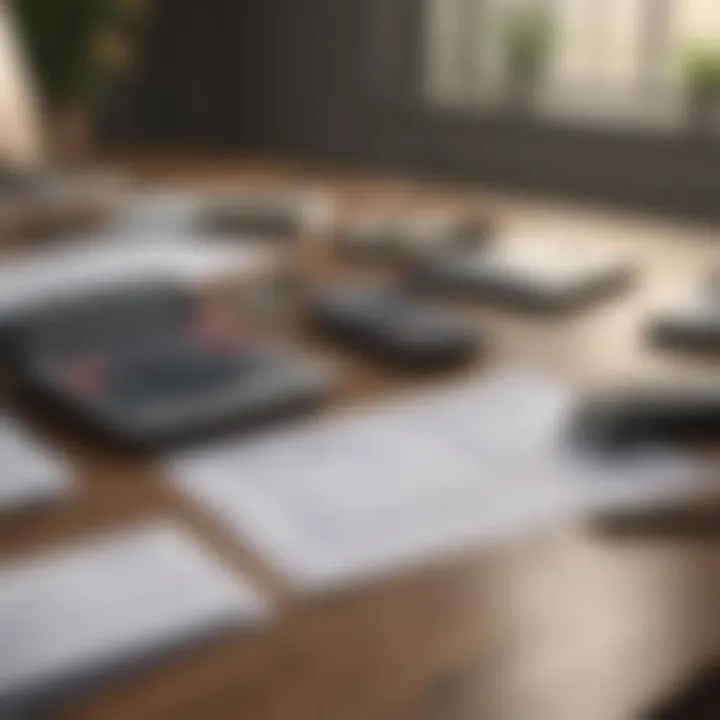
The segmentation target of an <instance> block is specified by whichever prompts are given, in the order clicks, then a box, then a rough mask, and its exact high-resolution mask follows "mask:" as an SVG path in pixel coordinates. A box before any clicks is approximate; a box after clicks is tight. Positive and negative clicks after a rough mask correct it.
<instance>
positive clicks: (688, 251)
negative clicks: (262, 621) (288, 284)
mask: <svg viewBox="0 0 720 720" xmlns="http://www.w3.org/2000/svg"><path fill="white" fill-rule="evenodd" d="M125 165H126V169H127V170H128V171H129V172H130V173H131V174H132V175H133V176H135V177H137V178H139V179H140V180H142V181H148V182H156V181H157V182H163V183H170V184H182V185H184V186H187V185H190V186H191V187H201V188H215V187H218V188H220V187H231V186H233V185H235V186H242V187H246V186H288V185H289V186H297V185H298V184H301V185H303V186H310V187H314V188H318V189H320V190H325V191H327V192H329V193H330V195H331V196H332V197H333V198H334V200H335V201H336V203H337V206H338V209H339V212H340V214H344V213H348V212H352V211H353V210H354V209H358V208H362V207H365V206H367V205H368V204H375V205H387V206H395V207H397V206H408V207H422V208H431V207H437V208H479V209H480V210H482V211H484V212H490V213H492V214H493V216H495V217H496V218H497V219H498V221H499V224H500V226H501V227H502V228H503V230H508V231H518V232H524V231H528V232H533V231H535V230H538V229H542V230H543V232H546V233H547V232H552V233H555V232H561V233H563V234H565V235H568V236H570V237H575V236H577V239H578V242H587V243H597V244H600V245H603V246H607V247H613V248H618V249H620V250H622V251H626V252H628V253H631V254H632V255H633V256H634V257H637V258H638V259H640V260H641V261H642V263H643V265H644V268H645V269H644V272H643V275H642V279H641V282H640V284H639V287H638V288H637V289H636V290H635V291H633V292H632V293H631V294H629V295H628V296H626V297H623V298H618V299H615V300H610V301H608V302H604V303H599V304H598V305H597V306H596V307H594V308H592V309H591V310H589V311H588V312H585V313H581V314H580V315H577V316H570V317H568V318H565V319H559V320H528V319H523V318H521V317H518V316H513V315H512V314H510V313H500V312H493V311H489V310H487V309H479V308H475V309H474V310H473V312H474V313H475V314H476V316H477V321H478V324H479V325H480V326H482V327H483V328H486V329H487V331H488V332H489V333H490V336H491V337H492V341H493V342H492V345H493V350H492V352H491V354H490V357H489V358H488V359H487V360H485V361H480V362H479V363H478V370H480V371H482V370H483V368H484V367H488V366H490V365H494V364H498V363H508V362H512V361H514V360H517V359H525V360H530V361H533V362H536V363H538V364H540V365H542V366H545V367H549V368H552V369H555V370H557V371H559V372H561V373H563V374H564V375H566V376H567V377H568V378H570V379H572V380H573V381H574V382H577V383H578V384H581V385H594V384H600V383H604V382H608V381H611V380H615V379H621V378H626V377H632V376H639V375H647V374H660V375H661V374H670V375H671V374H674V373H680V374H684V373H696V374H697V373H700V372H707V373H713V372H714V373H717V370H718V366H717V363H715V364H713V363H711V362H708V361H705V362H701V361H690V360H687V359H682V358H679V357H678V356H670V355H663V354H660V353H653V352H651V351H648V350H647V349H644V348H643V347H642V343H641V340H640V336H639V333H638V322H639V320H640V319H641V318H642V317H643V316H644V314H645V313H646V312H647V310H648V309H649V308H651V307H652V306H653V304H654V303H655V302H657V300H658V298H660V297H662V296H664V295H665V294H666V293H667V292H668V291H671V290H672V288H673V287H682V283H683V281H687V280H688V279H689V278H690V277H692V273H693V272H697V271H698V270H704V269H707V267H708V264H709V263H711V262H717V261H718V260H720V246H718V245H717V238H716V233H715V232H714V231H713V229H711V228H698V227H690V226H688V227H683V226H681V225H679V224H674V225H673V224H670V223H667V222H661V221H658V220H653V219H649V218H642V217H633V216H630V215H619V214H611V213H607V212H603V211H601V210H599V209H593V208H587V207H586V208H578V207H574V208H568V207H567V206H563V205H560V204H557V203H549V202H544V203H540V202H531V201H528V200H525V199H522V198H509V197H501V196H498V195H494V194H491V193H488V192H479V191H478V190H476V189H472V188H467V187H465V188H457V187H456V188H452V187H447V186H445V187H431V186H428V185H425V186H422V185H420V184H413V183H410V182H406V181H403V180H402V179H397V180H393V179H390V180H388V179H387V178H385V179H373V178H367V177H349V176H345V175H339V174H334V173H329V172H321V171H315V170H308V169H302V168H293V167H288V166H282V165H277V164H276V165H273V164H270V163H254V162H245V163H239V162H234V163H230V162H228V163H221V162H218V161H215V162H207V163H201V162H189V161H188V162H184V163H178V162H174V163H171V162H168V161H167V160H163V159H158V160H156V161H149V160H147V159H144V160H143V161H142V162H126V163H125ZM324 240H326V238H323V237H320V236H317V237H308V238H306V240H305V245H304V246H303V247H304V249H303V250H302V252H301V253H300V257H299V262H301V263H302V264H303V265H304V266H305V267H306V268H307V269H308V273H309V274H311V275H312V276H313V277H315V278H317V279H321V278H322V279H324V278H326V277H330V276H337V275H338V274H340V273H344V272H346V270H345V269H344V268H342V267H340V266H338V265H337V263H335V262H332V261H330V260H329V259H328V257H329V256H328V253H327V252H326V249H325V247H324ZM303 342H305V344H306V345H307V347H308V349H309V350H311V351H312V352H317V353H320V354H326V355H327V354H329V355H332V356H333V358H334V359H335V361H336V362H337V363H338V365H339V367H340V368H341V371H342V377H343V383H342V389H341V391H340V392H339V394H338V397H337V398H336V400H335V402H334V404H333V407H331V408H328V412H332V411H334V410H335V409H336V408H339V407H344V406H347V405H352V404H355V403H359V402H372V400H373V399H374V398H377V397H379V396H381V395H387V394H391V393H393V392H397V391H398V390H399V389H400V388H406V387H407V386H408V385H411V384H412V383H413V382H416V381H411V380H410V379H408V378H406V377H402V376H398V375H397V373H392V372H390V371H386V370H382V369H379V368H377V367H374V366H372V365H370V364H369V363H365V362H362V361H359V360H357V359H354V358H351V357H348V356H346V355H343V354H341V353H337V352H328V351H327V350H326V349H324V348H321V347H319V346H317V345H314V344H313V343H312V342H310V341H309V340H303ZM428 382H435V383H439V382H443V379H442V378H435V379H433V380H431V381H428ZM38 420H39V427H41V428H43V429H44V430H45V431H46V432H47V434H48V437H49V438H50V439H52V440H54V441H57V442H58V443H60V444H61V445H62V446H63V447H64V448H66V450H67V452H68V453H69V454H70V456H71V457H72V458H73V460H74V461H75V463H76V465H77V470H78V477H79V481H80V485H81V493H80V497H79V498H78V499H77V501H75V502H73V503H72V504H69V505H66V506H62V507H58V508H54V509H52V510H50V511H43V512H38V513H37V514H35V515H33V516H31V517H24V518H22V519H20V518H17V519H14V520H13V521H11V522H8V521H7V520H5V521H3V522H1V523H0V557H2V558H7V557H10V556H15V555H17V554H20V553H23V552H29V551H33V550H35V549H39V548H43V547H48V546H52V545H54V544H55V543H57V542H60V541H64V540H67V539H70V538H77V537H82V536H86V535H91V534H92V533H95V532H97V531H100V530H104V529H110V528H119V527H123V526H127V525H129V524H130V523H132V522H133V521H137V520H141V519H147V518H153V517H157V516H166V517H171V518H174V519H176V520H178V521H179V522H181V523H183V524H184V525H185V526H186V527H188V528H189V529H190V530H191V531H192V532H195V533H197V534H198V535H200V536H201V537H203V538H204V539H205V540H206V541H207V542H209V543H210V544H211V545H212V546H213V547H214V548H215V550H216V551H217V553H218V554H219V555H220V556H222V557H223V558H224V559H225V560H226V561H227V562H228V563H229V564H230V565H231V566H233V567H236V568H237V569H238V570H240V571H242V572H243V573H245V574H247V575H248V576H249V577H251V578H252V579H254V580H256V581H257V582H258V583H259V584H260V585H261V586H262V587H263V588H264V589H265V590H266V591H267V592H268V593H269V594H270V595H271V596H272V597H273V598H274V599H275V600H276V602H277V604H278V614H277V618H276V619H275V621H274V622H273V623H271V624H270V626H269V627H268V628H267V629H264V630H262V631H260V632H256V633H253V634H251V635H247V634H240V635H238V636H232V637H227V638H224V639H222V640H221V641H219V642H215V643H212V644H209V645H205V646H203V647H200V648H194V649H192V650H190V651H187V652H184V653H182V654H179V655H177V656H174V657H172V658H170V659H168V660H166V661H164V662H162V663H160V664H156V665H153V666H152V667H150V668H148V669H147V670H145V671H143V672H142V673H141V674H139V675H133V676H132V677H128V678H125V679H123V680H121V681H119V682H116V683H114V684H112V685H111V686H109V687H105V688H102V689H99V690H97V691H94V692H91V693H90V694H88V695H86V696H84V697H83V698H82V700H81V701H74V702H72V703H70V702H68V703H66V704H64V705H63V706H62V707H58V708H57V717H61V718H77V719H80V718H82V719H86V720H91V719H92V720H114V719H116V718H117V719H118V720H120V719H123V720H124V719H126V718H127V719H128V720H165V719H168V720H169V719H170V718H173V719H176V718H177V719H180V720H191V719H194V718H203V719H206V718H207V719H210V718H211V719H213V720H220V719H224V718H232V719H233V720H240V719H243V720H266V719H267V720H356V719H357V720H376V719H377V720H395V719H398V720H461V719H462V720H484V719H485V718H488V720H505V719H506V718H507V719H508V720H625V719H626V718H634V717H636V716H637V712H638V711H639V710H640V709H642V708H646V707H647V706H648V704H651V703H653V702H655V701H656V700H657V699H658V698H659V697H661V696H663V695H664V694H665V693H667V692H668V691H669V690H671V689H672V688H673V687H674V686H675V685H676V684H677V683H679V682H681V681H683V680H685V679H686V678H687V677H689V676H690V675H691V674H692V673H693V672H694V671H695V670H696V669H698V668H700V667H701V666H702V665H703V663H706V662H708V661H709V660H710V658H712V657H713V656H714V654H715V653H716V652H717V651H718V650H719V649H720V623H718V621H717V620H718V616H719V615H720V610H718V608H720V604H719V603H718V600H719V599H720V593H718V589H719V588H718V582H717V579H718V578H720V572H717V570H718V567H717V565H718V560H717V558H718V554H717V552H716V550H717V543H716V542H714V541H712V540H709V539H704V540H699V539H694V540H687V539H685V540H679V539H677V538H675V539H665V540H651V539H647V538H643V537H639V538H633V539H627V538H626V539H624V540H622V539H619V538H616V537H612V536H605V535H602V534H599V533H597V532H593V529H592V527H591V526H589V525H587V524H585V523H580V522H577V523H573V524H571V525H567V526H564V527H558V528H556V529H554V530H553V531H552V532H545V533H543V534H541V535H538V534H536V535H533V536H527V537H524V538H521V539H518V540H516V541H515V542H513V543H509V544H508V545H507V546H505V547H503V548H501V549H495V550H493V551H492V552H488V551H484V552H480V551H478V552H476V553H468V554H465V555H463V556H462V557H456V558H454V559H451V560H449V561H447V562H446V563H444V564H442V565H436V566H433V567H428V568H427V569H426V570H424V571H421V572H415V573H412V574H408V575H406V576H403V577H397V578H395V579H393V580H390V581H384V582H382V583H378V584H375V585H372V586H368V587H366V588H365V589H362V590H359V591H354V592H352V593H351V594H346V595H343V596H340V597H334V598H333V599H330V600H323V601H299V600H298V599H296V598H294V597H293V595H292V593H291V592H290V591H289V588H287V587H286V586H285V585H284V584H283V582H282V579H281V578H279V577H277V576H275V575H274V574H273V572H272V571H271V570H270V568H268V567H267V566H266V565H265V564H264V563H263V562H262V560H261V559H260V558H258V557H255V556H253V555H252V554H251V553H250V552H249V551H248V550H247V548H246V547H243V544H242V542H240V541H239V540H238V539H237V538H234V537H232V536H231V535H230V534H228V533H226V532H224V531H223V530H222V529H221V528H220V527H218V526H217V525H216V524H214V523H213V522H212V521H211V520H210V519H209V518H208V517H207V516H206V515H205V514H203V512H202V511H201V510H200V509H199V508H197V507H194V506H193V505H191V504H190V503H189V502H188V501H186V500H185V499H183V498H181V497H179V496H177V495H176V494H175V493H174V492H173V491H172V490H171V489H170V488H168V486H167V484H165V483H164V482H163V481H162V478H161V477H160V475H159V472H158V470H157V468H156V467H154V466H153V463H152V462H151V461H150V460H149V459H146V458H142V457H134V456H130V455H118V454H113V453H110V452H108V451H106V450H101V449H99V448H96V447H92V446H88V445H86V444H84V443H83V442H82V441H81V440H80V439H79V437H78V436H77V435H76V434H74V433H73V432H72V431H70V430H67V429H64V428H61V427H58V426H57V424H56V423H53V422H51V421H48V420H47V419H44V418H39V419H38ZM0 651H1V648H0Z"/></svg>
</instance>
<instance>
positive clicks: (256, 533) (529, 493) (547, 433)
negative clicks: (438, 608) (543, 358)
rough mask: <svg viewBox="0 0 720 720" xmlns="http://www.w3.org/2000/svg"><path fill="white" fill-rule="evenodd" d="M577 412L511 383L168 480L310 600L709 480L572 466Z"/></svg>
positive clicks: (677, 469)
mask: <svg viewBox="0 0 720 720" xmlns="http://www.w3.org/2000/svg"><path fill="white" fill-rule="evenodd" d="M571 402H572V393H571V392H570V390H569V389H568V388H566V387H563V386H561V385H559V384H557V383H555V382H554V381H552V380H550V379H548V378H545V377H542V376H539V375H532V374H527V373H524V372H521V371H518V372H510V373H503V374H500V375H497V376H495V377H493V378H481V379H479V380H472V381H469V382H464V383H461V384H460V385H457V386H455V387H451V388H447V389H443V390H440V391H435V392H431V393H425V394H422V395H418V396H415V397H410V398H403V399H401V400H399V401H394V402H390V403H386V404H384V405H383V406H381V407H375V408H371V409H365V410H362V411H359V412H356V413H351V414H349V415H348V416H346V417H343V418H341V419H329V420H323V421H320V422H316V423H313V424H306V425H301V426H299V427H296V428H293V429H290V430H286V431H285V432H283V433H282V434H279V435H269V436H266V437H265V438H263V439H261V440H260V441H257V440H254V441H247V442H237V441H236V442H226V443H221V444H216V445H214V446H212V447H209V448H206V449H203V450H199V451H195V452H186V453H181V454H177V455H175V456H173V457H171V458H169V460H168V462H167V468H168V474H169V476H170V477H171V478H172V481H173V482H174V484H175V486H176V487H177V488H179V489H180V490H181V491H183V492H185V493H187V494H188V495H189V496H190V497H191V498H194V499H195V500H196V501H198V502H199V503H201V504H202V505H203V506H205V507H206V508H207V509H208V510H210V512H211V513H213V514H214V515H216V516H217V517H219V518H221V519H222V520H224V521H225V522H226V523H227V524H228V525H229V527H230V528H231V529H233V530H234V531H235V532H237V533H238V534H240V535H241V536H242V537H244V538H247V539H248V540H249V541H250V542H251V543H252V544H253V545H254V546H255V547H256V548H257V549H258V550H259V551H260V552H261V553H262V554H264V555H265V556H266V557H267V559H268V560H269V561H270V562H271V563H272V564H274V565H275V566H276V567H277V568H278V569H279V570H280V571H281V572H282V573H283V574H284V575H286V576H287V577H288V578H289V579H290V581H291V582H292V583H294V584H295V585H296V586H297V587H298V588H299V589H301V590H307V591H317V590H323V589H332V588H334V587H336V586H339V585H343V584H345V583H347V582H350V581H353V580H358V579H360V578H363V577H367V576H374V575H376V574H378V573H381V572H383V571H386V570H391V569H398V568H403V567H405V566H407V565H411V564H416V563H418V562H420V561H422V560H424V559H426V558H428V557H429V556H432V555H434V554H437V553H438V552H442V551H445V550H449V549H451V548H455V547H458V546H461V545H465V544H467V543H478V542H479V543H483V542H494V541H497V540H499V539H502V538H507V537H510V536H512V535H513V534H515V533H517V532H527V531H529V530H532V529H537V528H538V527H539V526H541V525H544V524H547V523H551V522H556V521H561V520H565V519H567V518H568V517H569V516H571V515H572V514H573V513H578V512H582V511H584V510H587V509H590V508H592V509H600V508H606V507H612V506H614V505H618V504H620V505H627V504H634V503H639V502H647V501H652V500H655V499H661V498H663V497H667V495H668V493H672V492H679V491H682V490H684V489H686V488H688V487H690V486H691V484H692V483H693V482H694V481H699V479H698V474H697V473H696V471H695V467H694V465H693V464H692V463H691V462H690V461H687V460H685V459H682V458H674V457H670V458H665V457H661V456H659V455H658V456H657V457H651V458H643V459H642V460H640V461H634V462H632V463H626V464H617V463H615V464H612V465H611V464H605V465H603V464H601V463H600V461H594V462H591V461H590V460H584V459H580V458H578V457H574V456H572V455H571V453H570V452H569V451H568V450H567V448H566V446H565V443H564V439H563V431H564V428H565V423H566V421H567V413H568V411H569V407H570V404H571Z"/></svg>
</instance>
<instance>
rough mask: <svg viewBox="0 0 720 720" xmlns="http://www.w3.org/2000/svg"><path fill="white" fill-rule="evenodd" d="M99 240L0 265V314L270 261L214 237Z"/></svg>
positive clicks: (205, 277) (250, 270) (268, 255)
mask: <svg viewBox="0 0 720 720" xmlns="http://www.w3.org/2000/svg"><path fill="white" fill-rule="evenodd" d="M98 240H99V241H98V242H95V243H91V242H90V241H88V242H82V243H77V244H73V245H66V246H58V247H55V248H53V249H50V250H47V251H45V252H39V253H32V254H27V255H25V256H23V257H16V258H12V259H9V260H8V261H7V262H5V263H3V264H2V265H1V266H0V316H7V315H11V314H12V313H14V312H17V311H20V310H23V309H24V308H27V307H28V306H31V305H34V304H36V303H40V302H52V301H54V300H57V299H62V298H63V297H65V296H73V295H76V294H78V293H82V292H92V291H97V290H101V289H103V288H105V287H107V286H117V285H119V284H122V283H128V284H133V285H135V284H137V283H138V282H142V281H143V280H145V281H148V282H150V281H153V280H156V279H160V280H162V279H167V280H169V281H177V282H181V283H187V284H188V285H195V284H201V283H204V282H208V281H212V280H216V279H219V278H223V277H234V276H236V275H241V274H255V273H259V272H262V271H266V270H267V269H268V268H271V267H273V265H274V263H275V255H274V253H273V252H272V251H271V250H270V249H268V248H261V247H257V246H253V245H243V244H236V243H230V242H221V241H218V240H207V241H203V240H200V239H198V240H191V239H189V238H186V239H182V240H181V239H178V240H177V241H173V240H172V239H169V238H165V239H162V240H161V239H159V238H156V239H155V241H152V240H151V239H148V240H147V241H146V242H145V243H143V244H140V243H119V242H117V241H113V240H110V239H104V240H103V239H102V238H100V239H98Z"/></svg>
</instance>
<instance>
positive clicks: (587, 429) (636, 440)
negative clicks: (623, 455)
mask: <svg viewBox="0 0 720 720" xmlns="http://www.w3.org/2000/svg"><path fill="white" fill-rule="evenodd" d="M575 423H576V433H577V436H578V437H579V438H580V439H581V440H582V441H584V442H585V443H586V444H587V445H589V446H595V447H598V448H626V449H631V450H634V449H637V448H638V447H640V448H642V447H643V446H645V445H657V444H666V443H679V442H683V441H684V442H687V441H690V440H707V439H710V438H712V439H717V438H718V437H720V384H719V383H707V382H704V383H695V384H694V383H692V382H683V383H681V384H674V385H673V384H663V383H657V384H646V385H639V386H633V387H625V388H619V389H616V390H611V391H605V392H598V393H595V394H592V395H590V396H589V397H587V398H586V399H585V400H584V401H583V402H582V403H580V405H579V408H578V410H577V413H576V421H575Z"/></svg>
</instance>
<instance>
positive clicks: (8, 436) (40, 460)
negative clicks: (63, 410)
mask: <svg viewBox="0 0 720 720" xmlns="http://www.w3.org/2000/svg"><path fill="white" fill-rule="evenodd" d="M0 457H1V458H2V464H3V470H2V476H1V477H0V513H9V512H17V511H19V510H23V509H25V508H27V507H29V506H34V505H37V504H42V503H46V502H52V501H55V500H60V499H63V498H65V497H67V496H69V495H70V494H71V492H72V483H71V481H70V473H71V469H70V467H69V464H68V463H67V462H65V461H64V460H63V459H62V458H61V457H59V456H58V455H57V454H55V453H54V452H52V451H51V450H49V449H48V448H47V447H45V446H44V445H43V444H42V443H40V442H38V441H37V440H36V439H35V438H34V437H33V436H32V435H31V434H30V433H29V432H28V431H26V430H25V429H24V428H23V427H22V426H21V425H20V424H19V423H17V422H16V421H14V420H11V419H10V418H8V417H7V416H0Z"/></svg>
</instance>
